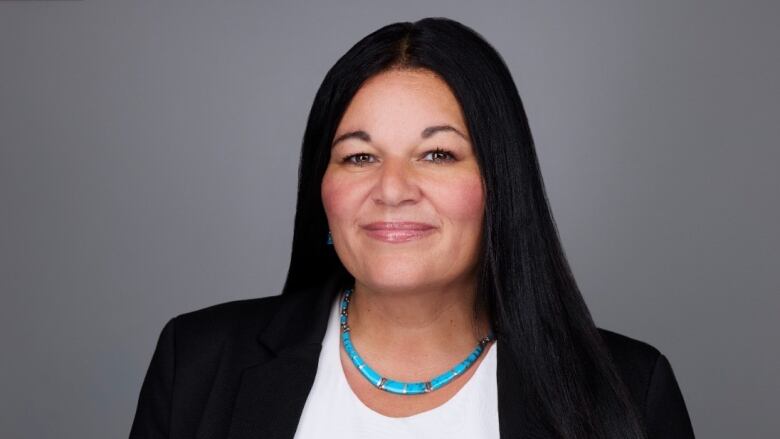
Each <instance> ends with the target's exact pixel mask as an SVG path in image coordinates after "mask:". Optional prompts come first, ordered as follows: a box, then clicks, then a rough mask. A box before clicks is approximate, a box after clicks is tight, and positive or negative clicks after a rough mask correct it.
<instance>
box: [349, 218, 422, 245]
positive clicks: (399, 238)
mask: <svg viewBox="0 0 780 439" xmlns="http://www.w3.org/2000/svg"><path fill="white" fill-rule="evenodd" d="M361 227H362V228H363V229H364V230H365V231H366V234H367V235H368V236H369V237H371V238H374V239H376V240H379V241H383V242H387V243H401V242H408V241H414V240H417V239H421V238H424V237H426V236H429V235H430V234H431V233H433V230H434V229H435V228H436V227H434V226H432V225H430V224H426V223H418V222H412V221H379V222H373V223H370V224H365V225H363V226H361Z"/></svg>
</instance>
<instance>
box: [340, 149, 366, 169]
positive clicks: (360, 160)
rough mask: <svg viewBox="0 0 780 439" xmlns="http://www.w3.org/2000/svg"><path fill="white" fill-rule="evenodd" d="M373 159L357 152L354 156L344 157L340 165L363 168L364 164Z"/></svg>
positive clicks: (364, 153)
mask: <svg viewBox="0 0 780 439" xmlns="http://www.w3.org/2000/svg"><path fill="white" fill-rule="evenodd" d="M371 158H373V156H372V155H371V154H369V153H367V152H359V153H356V154H350V155H348V156H346V157H344V158H343V159H342V160H341V161H342V163H349V164H352V165H355V166H365V165H366V164H368V163H370V162H369V160H370V159H371Z"/></svg>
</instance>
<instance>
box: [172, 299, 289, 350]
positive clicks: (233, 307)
mask: <svg viewBox="0 0 780 439" xmlns="http://www.w3.org/2000/svg"><path fill="white" fill-rule="evenodd" d="M281 301H282V296H281V295H275V296H267V297H259V298H253V299H243V300H233V301H230V302H224V303H218V304H215V305H211V306H208V307H205V308H201V309H197V310H194V311H189V312H186V313H183V314H179V315H177V316H176V317H174V318H173V319H171V322H169V325H171V326H173V327H175V333H176V341H177V343H178V345H179V347H180V348H184V349H186V348H187V347H188V345H192V346H190V347H191V348H192V349H193V350H196V351H197V350H201V349H203V348H207V347H209V346H215V347H216V346H221V344H222V343H223V342H224V341H225V340H226V339H231V340H234V341H240V340H246V341H249V340H250V339H253V338H254V337H255V336H256V335H257V334H258V333H259V332H260V331H261V330H262V329H263V328H264V327H265V326H266V325H267V324H268V323H269V322H270V321H271V319H272V318H273V316H274V314H275V312H276V310H277V309H278V307H279V304H280V303H281ZM187 350H188V351H189V349H187Z"/></svg>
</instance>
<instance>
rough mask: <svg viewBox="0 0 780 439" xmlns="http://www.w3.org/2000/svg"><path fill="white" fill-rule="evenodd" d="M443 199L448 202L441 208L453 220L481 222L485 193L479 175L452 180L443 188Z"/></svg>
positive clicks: (477, 223)
mask: <svg viewBox="0 0 780 439" xmlns="http://www.w3.org/2000/svg"><path fill="white" fill-rule="evenodd" d="M441 199H442V200H446V202H445V203H442V204H441V205H440V209H441V210H442V211H443V213H445V215H446V216H447V217H449V218H450V219H451V220H452V221H453V222H457V223H474V224H475V225H480V224H481V222H482V216H483V214H484V194H483V189H482V181H481V179H480V178H479V177H478V176H477V177H473V178H468V179H459V180H457V181H452V182H450V183H449V184H447V186H446V188H445V189H443V190H442V198H441Z"/></svg>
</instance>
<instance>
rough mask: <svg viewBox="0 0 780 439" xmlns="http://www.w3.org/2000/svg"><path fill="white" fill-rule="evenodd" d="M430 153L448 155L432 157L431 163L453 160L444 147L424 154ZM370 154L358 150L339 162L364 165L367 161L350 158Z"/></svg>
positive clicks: (452, 156) (453, 157)
mask: <svg viewBox="0 0 780 439" xmlns="http://www.w3.org/2000/svg"><path fill="white" fill-rule="evenodd" d="M431 153H433V154H447V155H449V158H446V159H434V160H431V161H432V162H433V163H436V164H441V163H444V162H448V161H455V156H454V155H453V154H452V153H451V152H450V151H447V150H446V149H442V148H434V149H432V150H430V151H427V152H426V153H425V155H426V156H427V155H428V154H431ZM370 155H371V154H369V153H367V152H358V153H355V154H350V155H348V156H346V157H344V158H343V159H342V160H341V162H342V163H349V164H352V165H355V166H365V165H367V164H368V162H353V161H352V159H353V158H354V157H359V156H370Z"/></svg>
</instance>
